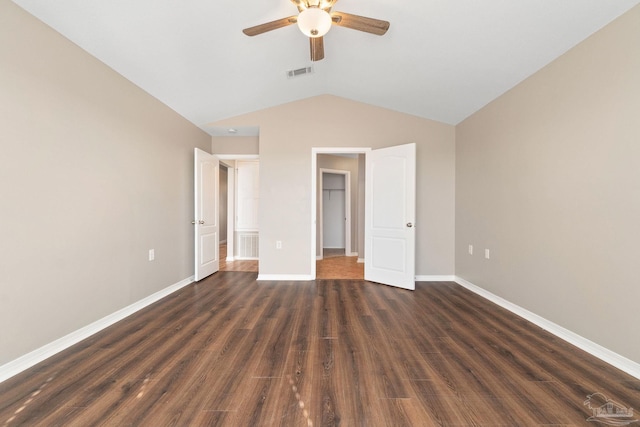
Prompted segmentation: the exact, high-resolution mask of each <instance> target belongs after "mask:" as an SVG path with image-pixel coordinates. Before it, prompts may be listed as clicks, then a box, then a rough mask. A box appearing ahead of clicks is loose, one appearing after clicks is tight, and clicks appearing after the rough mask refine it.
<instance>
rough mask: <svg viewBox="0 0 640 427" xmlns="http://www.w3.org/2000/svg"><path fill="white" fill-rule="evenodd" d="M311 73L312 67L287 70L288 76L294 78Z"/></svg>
mask: <svg viewBox="0 0 640 427" xmlns="http://www.w3.org/2000/svg"><path fill="white" fill-rule="evenodd" d="M311 73H313V68H312V67H304V68H298V69H296V70H289V71H287V78H289V79H293V78H296V77H300V76H304V75H305V74H311Z"/></svg>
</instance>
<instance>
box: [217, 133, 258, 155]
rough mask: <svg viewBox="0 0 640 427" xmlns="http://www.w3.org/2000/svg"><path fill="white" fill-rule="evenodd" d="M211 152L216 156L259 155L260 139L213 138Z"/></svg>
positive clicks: (243, 137)
mask: <svg viewBox="0 0 640 427" xmlns="http://www.w3.org/2000/svg"><path fill="white" fill-rule="evenodd" d="M211 150H212V151H211V152H212V153H214V154H243V155H244V154H258V137H257V136H213V137H211Z"/></svg>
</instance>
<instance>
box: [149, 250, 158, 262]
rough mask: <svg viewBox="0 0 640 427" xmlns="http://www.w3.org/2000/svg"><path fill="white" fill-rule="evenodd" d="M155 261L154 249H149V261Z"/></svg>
mask: <svg viewBox="0 0 640 427" xmlns="http://www.w3.org/2000/svg"><path fill="white" fill-rule="evenodd" d="M154 259H156V251H155V249H149V261H153V260H154Z"/></svg>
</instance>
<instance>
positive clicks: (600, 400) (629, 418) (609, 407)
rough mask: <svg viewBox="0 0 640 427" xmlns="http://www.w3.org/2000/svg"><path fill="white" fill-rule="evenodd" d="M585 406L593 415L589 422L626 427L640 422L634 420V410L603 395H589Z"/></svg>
mask: <svg viewBox="0 0 640 427" xmlns="http://www.w3.org/2000/svg"><path fill="white" fill-rule="evenodd" d="M583 404H584V405H585V406H586V407H588V408H589V409H591V411H592V413H593V415H592V416H590V417H589V418H587V421H596V422H599V423H602V424H606V425H609V426H626V425H629V424H631V423H635V422H638V421H640V420H638V419H634V418H633V408H627V407H625V406H623V405H621V404H619V403H618V402H615V401H613V400H611V399H607V397H606V396H605V395H604V394H602V393H593V394H590V395H588V396H587V400H585V401H584V403H583Z"/></svg>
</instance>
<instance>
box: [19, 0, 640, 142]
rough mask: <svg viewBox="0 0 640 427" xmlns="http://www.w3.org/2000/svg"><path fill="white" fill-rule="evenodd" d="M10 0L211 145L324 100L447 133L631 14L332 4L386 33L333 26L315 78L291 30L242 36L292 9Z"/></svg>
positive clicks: (549, 4)
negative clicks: (402, 116) (274, 113)
mask: <svg viewBox="0 0 640 427" xmlns="http://www.w3.org/2000/svg"><path fill="white" fill-rule="evenodd" d="M13 1H14V2H15V3H17V4H18V5H20V6H21V7H23V8H24V9H26V10H27V11H29V12H30V13H32V14H33V15H35V16H36V17H38V18H39V19H41V20H42V21H44V22H45V23H47V24H48V25H50V26H51V27H53V28H55V29H56V30H57V31H59V32H60V33H62V34H63V35H65V36H66V37H67V38H69V39H70V40H72V41H73V42H74V43H76V44H77V45H79V46H80V47H82V48H83V49H85V50H87V51H88V52H90V53H91V54H93V55H94V56H96V57H97V58H99V59H100V60H102V61H103V62H104V63H106V64H107V65H109V66H110V67H112V68H113V69H115V70H116V71H117V72H119V73H120V74H122V75H123V76H125V77H126V78H128V79H129V80H131V81H132V82H134V83H135V84H136V85H138V86H140V87H141V88H143V89H144V90H146V91H147V92H148V93H150V94H151V95H153V96H155V97H156V98H158V99H159V100H160V101H162V102H164V103H165V104H167V105H168V106H169V107H171V108H172V109H174V110H175V111H177V112H178V113H180V114H181V115H183V116H184V117H186V118H187V119H188V120H190V121H191V122H193V123H194V124H196V125H197V126H199V127H201V128H202V129H204V130H205V131H207V132H209V133H211V134H216V133H218V132H220V131H221V129H219V128H216V127H213V126H208V125H207V124H209V123H212V122H215V121H218V120H221V119H224V118H228V117H232V116H235V115H238V114H243V113H248V112H252V111H256V110H259V109H263V108H266V107H271V106H274V105H279V104H282V103H286V102H290V101H295V100H299V99H303V98H308V97H311V96H316V95H321V94H333V95H338V96H342V97H345V98H350V99H353V100H356V101H361V102H365V103H369V104H373V105H377V106H381V107H385V108H389V109H392V110H396V111H401V112H404V113H409V114H413V115H417V116H421V117H425V118H429V119H433V120H437V121H441V122H445V123H449V124H456V123H458V122H460V121H461V120H463V119H464V118H466V117H467V116H469V115H470V114H472V113H474V112H475V111H477V110H478V109H480V108H481V107H482V106H484V105H486V104H487V103H488V102H490V101H491V100H493V99H494V98H496V97H497V96H499V95H500V94H502V93H504V92H505V91H507V90H509V89H510V88H512V87H513V86H515V85H516V84H517V83H519V82H520V81H522V80H523V79H525V78H526V77H528V76H530V75H531V74H533V73H534V72H536V71H537V70H539V69H540V68H542V67H543V66H544V65H546V64H548V63H549V62H551V61H552V60H553V59H555V58H557V57H558V56H560V55H561V54H562V53H564V52H566V51H567V50H568V49H570V48H571V47H573V46H575V45H576V44H577V43H579V42H580V41H582V40H584V39H585V38H587V37H588V36H589V35H590V34H592V33H594V32H595V31H597V30H598V29H600V28H601V27H603V26H604V25H606V24H607V23H609V22H611V21H612V20H613V19H615V18H616V17H617V16H619V15H621V14H623V13H624V12H625V11H627V10H629V9H630V8H631V7H633V6H634V5H636V4H638V3H640V0H482V1H478V0H416V1H413V2H408V1H404V2H400V1H395V0H367V1H358V0H340V1H338V2H337V4H336V6H335V7H334V10H338V11H344V12H349V13H353V14H356V15H363V16H369V17H372V18H378V19H384V20H387V21H389V22H390V23H391V27H390V29H389V31H388V32H387V34H386V35H384V36H375V35H371V34H367V33H362V32H358V31H354V30H350V29H346V28H341V27H335V26H334V27H333V28H332V29H331V31H330V32H329V33H328V34H327V35H326V36H325V38H324V40H325V59H324V60H322V61H319V62H315V63H313V67H314V73H313V74H311V75H308V76H303V77H299V78H296V79H287V76H286V71H287V70H290V69H295V68H301V67H305V66H308V65H310V64H311V62H310V60H309V43H308V39H307V38H306V37H305V36H303V35H302V33H300V31H299V30H298V29H297V27H296V26H295V25H292V26H289V27H286V28H281V29H278V30H275V31H272V32H269V33H265V34H262V35H260V36H256V37H247V36H245V35H244V34H243V33H242V31H241V30H242V29H243V28H246V27H250V26H254V25H257V24H261V23H264V22H267V21H272V20H275V19H279V18H283V17H287V16H291V15H294V14H296V12H297V9H296V8H295V6H293V4H292V3H291V2H290V1H289V0H244V1H240V0H180V1H176V0H55V1H51V0H13ZM248 131H252V129H251V128H247V129H241V132H239V133H240V134H245V133H246V132H248Z"/></svg>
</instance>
